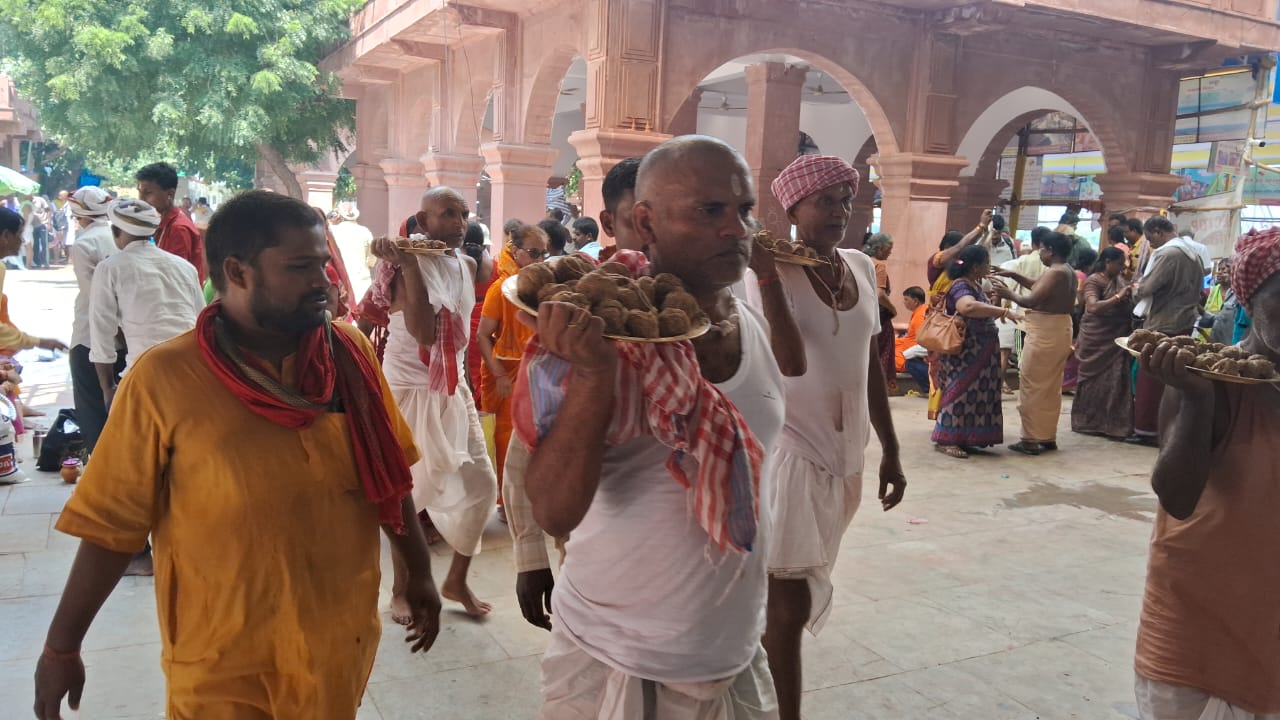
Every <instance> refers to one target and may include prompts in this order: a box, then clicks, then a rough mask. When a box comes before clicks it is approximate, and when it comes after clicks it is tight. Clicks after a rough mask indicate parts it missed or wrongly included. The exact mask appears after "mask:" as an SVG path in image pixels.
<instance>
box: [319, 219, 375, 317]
mask: <svg viewBox="0 0 1280 720" xmlns="http://www.w3.org/2000/svg"><path fill="white" fill-rule="evenodd" d="M338 216H339V217H340V218H341V222H339V223H337V224H336V225H334V226H333V227H331V228H329V229H330V231H331V232H333V241H334V242H335V243H336V244H337V245H338V252H339V253H341V254H342V262H343V264H345V265H346V266H347V276H348V277H350V278H351V292H352V294H353V295H354V297H353V298H352V303H358V302H360V300H361V299H363V298H364V294H365V291H367V290H368V289H369V286H370V285H371V284H372V283H373V275H372V273H371V269H372V268H373V265H374V257H373V255H372V254H371V253H370V251H369V246H370V245H371V244H372V243H373V233H372V232H370V231H369V228H367V227H365V226H363V225H361V224H360V223H358V222H356V221H357V220H359V219H360V211H359V210H357V209H355V208H345V209H341V210H338Z"/></svg>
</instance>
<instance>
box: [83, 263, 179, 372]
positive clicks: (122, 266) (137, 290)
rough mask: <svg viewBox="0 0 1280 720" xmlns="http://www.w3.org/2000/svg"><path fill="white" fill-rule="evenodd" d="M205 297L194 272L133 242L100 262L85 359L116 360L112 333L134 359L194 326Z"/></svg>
mask: <svg viewBox="0 0 1280 720" xmlns="http://www.w3.org/2000/svg"><path fill="white" fill-rule="evenodd" d="M203 309H204V293H202V292H201V291H200V278H199V277H198V276H197V275H196V269H195V267H194V266H193V265H192V264H191V263H189V262H187V261H186V260H183V259H182V258H180V257H178V256H177V255H174V254H172V253H167V252H165V251H164V250H161V249H160V248H158V247H156V246H155V245H153V244H152V243H151V241H149V240H135V241H133V242H131V243H129V244H128V245H126V246H125V247H124V249H123V250H121V251H120V252H118V253H115V254H114V255H112V256H110V257H108V258H106V259H105V260H103V261H102V262H100V263H98V267H97V269H96V270H94V273H93V295H92V296H91V298H90V303H89V359H90V360H92V361H93V362H95V363H114V362H115V361H116V330H117V329H120V330H122V331H123V332H124V342H125V345H126V346H127V347H128V349H129V357H128V360H127V367H126V370H125V371H126V372H128V370H127V368H128V367H132V366H133V363H134V362H135V361H137V359H138V356H140V355H142V353H144V352H146V351H147V350H150V349H151V348H153V347H155V346H156V345H159V344H160V343H162V342H166V341H168V340H172V339H173V338H175V337H177V336H179V335H181V334H182V333H184V332H187V331H188V330H190V329H192V328H194V327H195V326H196V316H198V315H199V314H200V311H201V310H203Z"/></svg>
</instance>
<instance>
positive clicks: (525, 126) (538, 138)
mask: <svg viewBox="0 0 1280 720" xmlns="http://www.w3.org/2000/svg"><path fill="white" fill-rule="evenodd" d="M580 57H586V55H585V54H584V53H582V52H581V51H579V50H578V48H575V47H573V46H572V45H559V46H557V47H554V48H552V49H551V50H549V51H548V52H547V53H546V54H545V55H543V57H542V61H541V63H539V65H538V71H537V73H536V74H535V75H534V77H533V82H531V83H529V92H528V94H527V95H526V96H525V98H524V100H525V102H524V108H525V110H524V113H523V122H522V127H521V134H520V137H521V138H522V140H523V142H524V143H525V144H527V145H549V144H550V143H551V129H552V124H553V122H554V121H555V114H556V113H555V111H556V103H557V102H558V100H559V97H560V83H561V81H563V80H564V76H565V75H566V74H567V73H568V72H569V67H570V66H571V65H573V63H574V61H575V60H577V59H578V58H580ZM588 80H589V78H588ZM595 91H597V92H598V90H595ZM591 92H593V89H592V88H591V87H590V82H588V88H587V93H591Z"/></svg>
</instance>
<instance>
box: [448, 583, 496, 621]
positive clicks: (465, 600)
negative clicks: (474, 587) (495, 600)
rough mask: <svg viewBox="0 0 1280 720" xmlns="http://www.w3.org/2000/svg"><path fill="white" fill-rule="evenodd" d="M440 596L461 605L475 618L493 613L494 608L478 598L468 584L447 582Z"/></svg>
mask: <svg viewBox="0 0 1280 720" xmlns="http://www.w3.org/2000/svg"><path fill="white" fill-rule="evenodd" d="M440 595H441V596H442V597H444V598H445V599H446V600H452V601H454V602H456V603H461V604H462V609H463V610H465V611H466V613H467V614H468V615H470V616H471V617H473V618H482V617H484V616H485V615H488V614H489V613H491V612H493V606H492V605H490V604H489V603H487V602H484V601H483V600H481V599H480V598H478V597H476V595H475V593H473V592H471V588H470V587H469V586H468V585H467V584H466V583H455V582H454V581H452V580H445V581H444V584H443V585H441V586H440Z"/></svg>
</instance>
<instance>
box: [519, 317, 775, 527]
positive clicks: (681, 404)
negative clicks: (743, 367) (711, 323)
mask: <svg viewBox="0 0 1280 720" xmlns="http://www.w3.org/2000/svg"><path fill="white" fill-rule="evenodd" d="M614 345H615V347H616V348H617V350H618V356H619V360H620V362H619V363H618V375H617V379H616V380H615V386H614V397H615V407H614V415H613V419H612V420H611V421H610V423H609V428H608V430H607V431H606V433H605V442H606V444H608V445H610V446H616V445H621V444H623V443H625V442H628V441H630V440H634V439H636V438H638V437H641V436H644V435H652V436H653V437H654V438H655V439H656V440H658V441H659V442H660V443H662V444H663V445H666V446H667V447H669V448H671V450H672V453H671V455H670V457H669V458H668V459H667V463H666V468H667V471H668V472H670V473H671V477H672V478H674V479H675V481H676V482H678V483H680V485H681V486H682V487H684V488H686V489H689V490H690V491H691V492H692V493H693V498H692V504H691V506H692V511H693V514H694V516H695V517H696V518H697V520H698V524H699V525H701V526H702V528H703V529H704V530H706V532H707V535H709V536H710V537H711V540H712V542H713V543H715V545H716V546H717V547H718V548H720V549H721V550H724V549H726V548H727V547H730V546H732V547H733V548H734V549H736V550H739V551H741V552H750V551H751V546H752V543H753V542H754V541H755V536H756V517H757V512H758V510H759V507H758V506H759V497H760V470H761V466H762V464H763V462H764V451H763V449H762V448H761V446H760V443H759V441H758V440H757V439H756V437H755V435H753V434H752V433H751V430H750V429H749V428H748V427H747V424H746V422H745V421H744V420H743V418H742V415H741V414H740V413H739V412H738V409H737V408H736V407H734V405H733V403H732V402H730V401H729V399H728V398H726V397H725V396H724V394H723V393H721V392H720V389H719V388H717V387H716V386H715V385H714V384H712V383H711V382H708V381H707V380H706V379H705V378H703V377H702V374H701V371H700V370H699V366H698V358H697V355H696V353H695V352H694V349H693V343H692V342H690V341H688V340H684V341H681V342H674V343H632V342H615V343H614ZM571 369H572V368H571V366H570V364H569V363H568V362H567V361H565V360H563V359H561V358H559V357H557V356H555V355H552V354H551V353H550V352H548V351H547V350H544V349H543V348H542V347H541V345H539V343H538V338H537V336H534V337H533V339H532V340H530V341H529V346H528V348H526V350H525V353H524V360H523V362H522V363H521V366H520V372H519V373H518V374H517V376H516V385H515V392H514V395H513V396H512V401H511V403H512V415H513V418H514V425H515V432H516V437H517V438H518V439H519V440H520V442H521V443H523V444H524V445H525V446H526V447H528V448H529V449H530V450H532V449H534V448H536V447H537V445H538V442H539V441H540V440H542V439H543V438H545V437H546V436H547V433H549V432H550V431H551V427H552V425H554V423H555V419H556V416H557V415H558V413H559V411H560V407H561V405H562V404H563V403H564V396H565V389H566V387H567V385H568V380H569V373H570V371H571Z"/></svg>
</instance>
